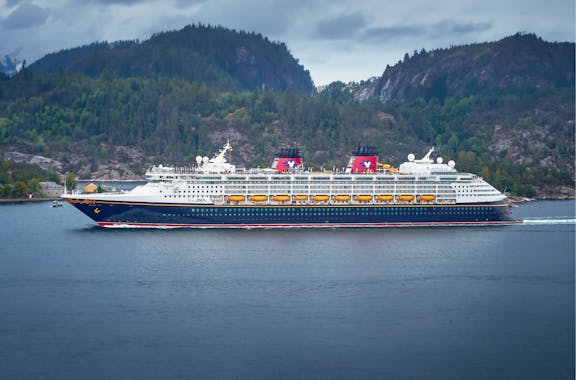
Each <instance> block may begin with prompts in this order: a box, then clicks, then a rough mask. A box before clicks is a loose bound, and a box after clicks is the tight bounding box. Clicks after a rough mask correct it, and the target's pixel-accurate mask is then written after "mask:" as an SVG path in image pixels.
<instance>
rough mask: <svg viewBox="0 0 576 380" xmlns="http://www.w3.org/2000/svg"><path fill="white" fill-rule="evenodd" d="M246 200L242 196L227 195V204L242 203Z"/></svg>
mask: <svg viewBox="0 0 576 380" xmlns="http://www.w3.org/2000/svg"><path fill="white" fill-rule="evenodd" d="M245 199H246V197H245V196H244V195H229V196H228V202H243V201H244V200H245Z"/></svg>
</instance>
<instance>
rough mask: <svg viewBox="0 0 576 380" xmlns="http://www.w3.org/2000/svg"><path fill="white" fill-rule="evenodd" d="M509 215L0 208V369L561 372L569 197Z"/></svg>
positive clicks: (80, 374)
mask: <svg viewBox="0 0 576 380" xmlns="http://www.w3.org/2000/svg"><path fill="white" fill-rule="evenodd" d="M514 213H515V215H516V216H518V217H521V218H524V219H526V220H527V221H528V222H527V223H525V224H521V225H515V226H500V227H463V228H419V229H411V228H403V229H321V230H318V229H314V230H307V229H290V230H142V229H134V230H125V229H112V230H108V229H102V228H98V227H95V226H94V225H93V224H92V222H91V221H90V220H89V219H88V218H87V217H85V216H84V215H82V214H80V213H79V212H78V211H77V210H75V209H73V208H72V207H71V206H70V205H65V206H64V207H61V208H51V207H50V204H49V203H35V204H15V205H1V206H0V226H1V229H0V378H2V379H522V380H527V379H538V380H540V379H573V378H574V357H575V352H574V335H575V329H574V249H575V244H574V242H575V225H574V202H573V201H556V202H535V203H528V204H523V205H521V206H520V207H518V208H515V209H514Z"/></svg>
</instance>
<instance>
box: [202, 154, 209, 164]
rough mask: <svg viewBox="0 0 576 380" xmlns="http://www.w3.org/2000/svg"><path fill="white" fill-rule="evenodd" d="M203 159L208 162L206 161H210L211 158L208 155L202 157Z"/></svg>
mask: <svg viewBox="0 0 576 380" xmlns="http://www.w3.org/2000/svg"><path fill="white" fill-rule="evenodd" d="M202 161H203V162H204V163H206V162H208V161H210V159H209V158H208V156H204V157H203V158H202Z"/></svg>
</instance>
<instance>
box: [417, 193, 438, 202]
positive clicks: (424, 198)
mask: <svg viewBox="0 0 576 380" xmlns="http://www.w3.org/2000/svg"><path fill="white" fill-rule="evenodd" d="M419 199H420V201H421V202H432V201H434V200H436V195H434V194H422V195H420V198H419Z"/></svg>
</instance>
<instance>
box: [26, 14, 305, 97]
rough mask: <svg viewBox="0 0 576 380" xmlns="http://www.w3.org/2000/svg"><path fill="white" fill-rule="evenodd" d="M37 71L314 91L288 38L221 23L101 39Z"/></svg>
mask: <svg viewBox="0 0 576 380" xmlns="http://www.w3.org/2000/svg"><path fill="white" fill-rule="evenodd" d="M29 69H30V70H31V71H32V72H33V73H36V74H46V73H54V72H56V71H58V70H65V71H68V72H72V73H75V74H82V75H86V76H90V77H97V76H99V75H101V74H102V73H103V72H105V71H107V72H109V73H110V74H111V75H115V76H121V77H150V76H158V75H160V76H167V77H173V78H180V79H186V80H191V81H196V82H202V83H205V84H208V85H210V86H214V87H219V88H225V89H229V90H262V89H266V90H275V91H286V90H291V91H298V92H303V93H306V94H312V93H314V92H315V88H314V84H313V83H312V80H311V78H310V74H309V72H308V71H306V70H305V69H304V67H303V66H302V65H300V64H299V63H298V61H297V60H296V59H295V58H294V57H293V56H292V55H291V54H290V52H289V51H288V48H287V47H286V45H285V44H284V43H278V42H271V41H269V40H268V39H267V38H265V37H263V36H262V35H260V34H256V33H247V32H238V31H234V30H231V29H227V28H224V27H220V26H204V25H189V26H186V27H185V28H183V29H181V30H178V31H170V32H162V33H157V34H155V35H154V36H152V37H151V38H150V39H148V40H146V41H143V42H139V41H117V42H113V43H108V42H102V43H94V44H91V45H87V46H82V47H77V48H73V49H67V50H62V51H60V52H57V53H53V54H48V55H46V56H45V57H43V58H41V59H40V60H38V61H36V62H34V63H33V64H32V65H30V66H29Z"/></svg>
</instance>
